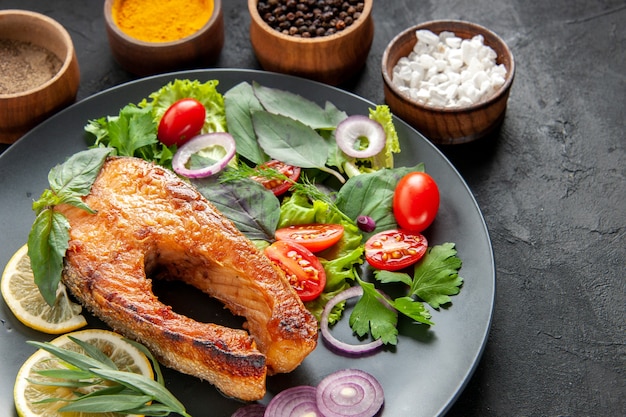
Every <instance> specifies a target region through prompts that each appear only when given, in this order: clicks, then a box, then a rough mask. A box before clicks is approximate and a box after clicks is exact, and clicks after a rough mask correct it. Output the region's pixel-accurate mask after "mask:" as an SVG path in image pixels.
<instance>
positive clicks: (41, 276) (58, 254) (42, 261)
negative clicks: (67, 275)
mask: <svg viewBox="0 0 626 417" xmlns="http://www.w3.org/2000/svg"><path fill="white" fill-rule="evenodd" d="M69 230H70V224H69V222H68V221H67V219H66V218H65V216H63V215H62V214H61V213H59V212H56V211H54V210H52V209H51V208H48V209H45V210H43V211H42V212H41V213H39V214H38V215H37V217H36V218H35V222H34V223H33V226H32V228H31V230H30V233H29V234H28V256H29V258H30V265H31V269H32V270H33V275H34V277H35V284H36V285H37V287H38V288H39V292H40V293H41V295H42V296H43V298H44V300H46V303H48V305H51V306H52V305H54V302H55V300H56V293H57V288H58V287H59V282H60V281H61V272H62V270H63V257H64V256H65V251H66V250H67V247H68V242H69V239H70V233H69Z"/></svg>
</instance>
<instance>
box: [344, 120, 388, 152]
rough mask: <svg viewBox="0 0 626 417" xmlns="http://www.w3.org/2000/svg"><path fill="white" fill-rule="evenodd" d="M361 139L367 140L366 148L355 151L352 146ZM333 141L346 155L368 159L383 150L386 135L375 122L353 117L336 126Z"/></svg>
mask: <svg viewBox="0 0 626 417" xmlns="http://www.w3.org/2000/svg"><path fill="white" fill-rule="evenodd" d="M361 137H366V138H367V140H368V146H367V148H365V149H363V150H359V149H355V148H354V144H355V143H356V141H357V140H358V139H359V138H361ZM335 140H336V141H337V146H339V148H340V149H341V150H342V151H343V152H344V153H345V154H346V155H348V156H351V157H353V158H370V157H372V156H374V155H377V154H378V153H380V151H382V150H383V148H384V147H385V143H386V141H387V135H386V134H385V129H383V127H382V126H381V124H380V123H378V122H377V121H376V120H372V119H370V118H369V117H367V116H363V115H354V116H350V117H347V118H345V119H343V120H342V121H341V122H340V123H339V124H338V125H337V128H336V129H335Z"/></svg>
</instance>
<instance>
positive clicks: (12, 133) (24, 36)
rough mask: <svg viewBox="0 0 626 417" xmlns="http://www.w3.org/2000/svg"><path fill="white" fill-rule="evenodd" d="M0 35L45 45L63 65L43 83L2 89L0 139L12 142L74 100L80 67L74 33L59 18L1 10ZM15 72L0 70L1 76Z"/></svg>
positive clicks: (18, 40)
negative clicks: (22, 89)
mask: <svg viewBox="0 0 626 417" xmlns="http://www.w3.org/2000/svg"><path fill="white" fill-rule="evenodd" d="M0 39H1V40H9V41H17V42H26V43H30V44H32V45H33V46H36V47H40V48H44V50H47V51H49V52H50V53H52V54H54V55H55V56H56V57H57V58H58V59H59V60H60V61H61V66H60V69H59V70H58V71H57V72H56V74H55V75H53V76H51V78H49V79H48V80H47V81H45V82H43V83H42V84H39V85H36V86H33V87H32V88H27V89H26V90H24V91H17V92H10V93H6V94H2V93H1V92H0V143H5V144H11V143H14V142H15V141H16V140H18V139H19V138H20V137H21V136H23V135H24V134H25V133H26V132H28V131H29V130H30V129H32V128H33V127H35V126H36V125H37V124H39V123H41V122H42V121H43V120H45V119H46V118H48V117H49V116H51V115H52V114H54V113H56V112H57V111H59V110H61V109H62V108H64V107H67V106H68V105H70V104H72V103H73V102H74V101H75V100H76V93H77V92H78V86H79V83H80V70H79V68H78V60H77V59H76V54H75V51H74V45H73V43H72V39H71V38H70V35H69V34H68V33H67V31H66V30H65V28H64V27H63V26H61V24H59V23H58V22H57V21H55V20H53V19H51V18H49V17H47V16H44V15H42V14H39V13H34V12H30V11H25V10H0ZM10 75H11V74H8V73H3V72H2V71H0V78H3V77H5V76H7V77H8V76H10Z"/></svg>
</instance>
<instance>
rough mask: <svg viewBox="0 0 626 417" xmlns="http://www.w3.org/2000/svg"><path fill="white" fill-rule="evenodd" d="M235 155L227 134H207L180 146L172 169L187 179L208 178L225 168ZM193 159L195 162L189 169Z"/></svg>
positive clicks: (230, 139)
mask: <svg viewBox="0 0 626 417" xmlns="http://www.w3.org/2000/svg"><path fill="white" fill-rule="evenodd" d="M235 154H236V152H235V141H234V139H233V137H232V136H231V135H230V134H229V133H224V132H219V133H207V134H205V135H199V136H196V137H194V138H193V139H191V140H190V141H188V142H187V143H185V144H184V145H183V146H181V147H180V148H179V149H178V151H177V152H176V154H175V155H174V159H173V160H172V168H173V169H174V171H175V172H176V173H177V174H179V175H182V176H184V177H187V178H204V177H209V176H211V175H214V174H217V173H218V172H220V171H221V170H222V169H224V168H226V166H227V165H228V163H229V162H230V161H231V159H233V158H234V157H235ZM193 157H195V158H196V162H195V163H194V164H193V165H194V167H190V165H191V164H190V160H191V159H192V158H193ZM198 161H200V162H198Z"/></svg>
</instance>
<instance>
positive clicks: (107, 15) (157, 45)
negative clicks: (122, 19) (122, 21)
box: [104, 0, 222, 49]
mask: <svg viewBox="0 0 626 417" xmlns="http://www.w3.org/2000/svg"><path fill="white" fill-rule="evenodd" d="M115 1H116V0H106V1H105V2H104V20H105V22H106V25H107V26H108V27H109V28H110V29H111V30H112V31H113V32H114V33H115V34H116V36H117V37H119V38H121V39H123V40H124V41H125V42H127V43H131V44H135V45H138V46H142V47H147V48H152V49H165V48H169V47H172V46H179V45H182V44H185V43H187V42H193V41H194V40H195V39H197V38H200V37H202V36H203V35H204V34H205V33H206V32H207V31H209V30H210V29H211V28H212V27H213V26H215V25H216V24H217V23H218V20H219V19H220V15H221V14H222V0H212V1H213V13H211V17H210V18H209V20H208V21H207V22H206V23H205V24H204V26H202V27H201V28H200V29H198V30H197V31H195V32H194V33H192V34H191V35H189V36H185V37H184V38H180V39H176V40H173V41H168V42H148V41H143V40H141V39H137V38H134V37H132V36H130V35H128V34H127V33H126V32H124V31H123V30H122V29H120V28H119V27H118V26H117V24H116V23H115V21H113V13H112V10H113V3H114V2H115Z"/></svg>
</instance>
